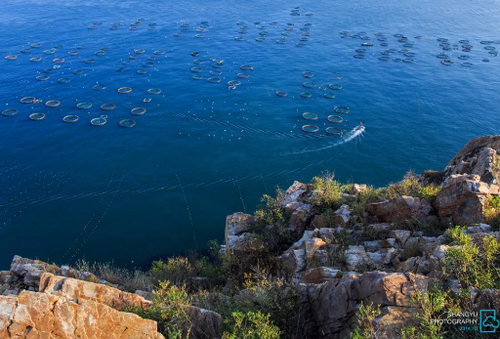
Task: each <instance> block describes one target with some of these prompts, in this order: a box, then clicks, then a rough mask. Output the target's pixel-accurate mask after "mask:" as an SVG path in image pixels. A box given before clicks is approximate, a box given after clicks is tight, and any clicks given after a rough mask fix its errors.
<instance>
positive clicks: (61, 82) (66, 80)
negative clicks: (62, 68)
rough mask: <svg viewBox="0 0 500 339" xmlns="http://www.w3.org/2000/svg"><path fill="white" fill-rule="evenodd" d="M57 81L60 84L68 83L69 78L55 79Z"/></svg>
mask: <svg viewBox="0 0 500 339" xmlns="http://www.w3.org/2000/svg"><path fill="white" fill-rule="evenodd" d="M57 82H58V83H60V84H69V83H70V82H71V79H70V78H59V79H57Z"/></svg>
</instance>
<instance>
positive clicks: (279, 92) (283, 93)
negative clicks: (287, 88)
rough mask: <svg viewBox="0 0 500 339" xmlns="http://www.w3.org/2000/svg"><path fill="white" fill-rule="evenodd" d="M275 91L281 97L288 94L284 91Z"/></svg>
mask: <svg viewBox="0 0 500 339" xmlns="http://www.w3.org/2000/svg"><path fill="white" fill-rule="evenodd" d="M274 93H275V94H276V96H277V97H280V98H284V97H286V96H287V95H288V93H287V92H284V91H276V92H274Z"/></svg>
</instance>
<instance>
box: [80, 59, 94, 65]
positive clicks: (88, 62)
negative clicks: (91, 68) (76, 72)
mask: <svg viewBox="0 0 500 339" xmlns="http://www.w3.org/2000/svg"><path fill="white" fill-rule="evenodd" d="M95 62H96V60H95V59H85V60H83V63H84V64H87V65H92V64H95Z"/></svg>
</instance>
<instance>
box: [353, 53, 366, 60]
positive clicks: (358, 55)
mask: <svg viewBox="0 0 500 339" xmlns="http://www.w3.org/2000/svg"><path fill="white" fill-rule="evenodd" d="M352 57H353V58H355V59H364V58H365V56H364V54H354V55H353V56H352Z"/></svg>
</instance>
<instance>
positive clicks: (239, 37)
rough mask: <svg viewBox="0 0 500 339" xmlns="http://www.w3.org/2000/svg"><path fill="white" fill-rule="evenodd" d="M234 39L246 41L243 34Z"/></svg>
mask: <svg viewBox="0 0 500 339" xmlns="http://www.w3.org/2000/svg"><path fill="white" fill-rule="evenodd" d="M234 40H236V41H245V38H244V37H242V36H235V37H234Z"/></svg>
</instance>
